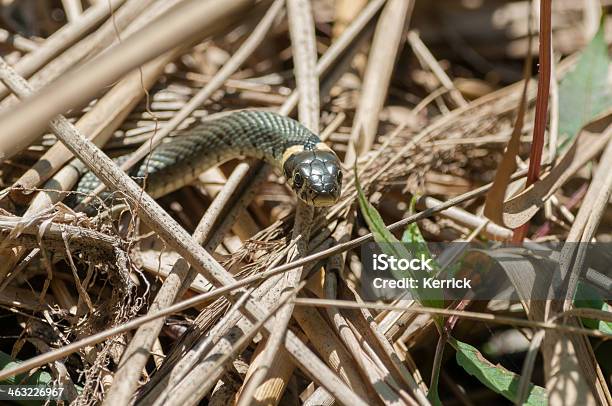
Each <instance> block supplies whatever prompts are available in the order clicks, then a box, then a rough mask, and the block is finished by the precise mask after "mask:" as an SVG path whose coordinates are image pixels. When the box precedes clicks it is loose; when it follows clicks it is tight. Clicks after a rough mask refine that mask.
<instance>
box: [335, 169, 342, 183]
mask: <svg viewBox="0 0 612 406" xmlns="http://www.w3.org/2000/svg"><path fill="white" fill-rule="evenodd" d="M336 179H337V180H338V183H340V182H342V171H340V172H338V175H336Z"/></svg>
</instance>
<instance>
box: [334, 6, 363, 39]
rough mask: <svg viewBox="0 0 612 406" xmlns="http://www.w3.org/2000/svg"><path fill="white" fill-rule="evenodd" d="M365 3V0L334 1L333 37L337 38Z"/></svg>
mask: <svg viewBox="0 0 612 406" xmlns="http://www.w3.org/2000/svg"><path fill="white" fill-rule="evenodd" d="M366 4H367V0H337V1H335V2H334V6H335V10H334V29H333V37H334V38H338V37H339V36H340V35H341V34H342V33H343V32H344V30H345V29H346V27H348V25H349V24H350V23H351V22H352V21H353V20H354V19H355V17H357V16H358V15H359V13H360V12H361V10H362V9H363V8H364V7H365V5H366Z"/></svg>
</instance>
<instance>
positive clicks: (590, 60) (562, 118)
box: [557, 20, 612, 151]
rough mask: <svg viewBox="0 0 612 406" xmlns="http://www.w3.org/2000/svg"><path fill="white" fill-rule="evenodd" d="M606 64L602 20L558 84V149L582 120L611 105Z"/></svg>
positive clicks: (561, 148)
mask: <svg viewBox="0 0 612 406" xmlns="http://www.w3.org/2000/svg"><path fill="white" fill-rule="evenodd" d="M609 64H610V57H609V56H608V46H607V45H606V41H605V38H604V26H603V20H602V24H601V25H600V27H599V31H598V32H597V34H596V35H595V36H594V37H593V39H592V40H591V42H590V43H589V45H587V47H586V48H585V49H584V51H583V52H582V55H580V59H579V60H578V62H577V64H576V67H575V68H574V70H573V71H571V72H569V73H568V74H567V75H565V77H564V78H563V80H562V81H561V83H560V85H559V145H558V147H557V148H558V150H560V151H561V150H563V149H565V148H566V147H567V146H568V145H570V144H571V142H572V141H573V140H574V138H575V137H576V135H577V134H578V132H579V131H580V129H581V128H582V127H583V126H584V125H585V124H587V123H589V122H590V121H591V120H592V119H594V118H595V117H596V116H597V115H599V114H600V113H602V112H604V111H605V110H606V109H608V108H610V106H611V105H612V94H611V93H610V89H609V86H608V65H609Z"/></svg>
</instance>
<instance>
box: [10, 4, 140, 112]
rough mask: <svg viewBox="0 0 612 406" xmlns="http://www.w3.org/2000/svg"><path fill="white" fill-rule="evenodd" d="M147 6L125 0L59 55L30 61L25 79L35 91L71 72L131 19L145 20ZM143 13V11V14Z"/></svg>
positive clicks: (104, 45) (115, 36)
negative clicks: (114, 11)
mask: <svg viewBox="0 0 612 406" xmlns="http://www.w3.org/2000/svg"><path fill="white" fill-rule="evenodd" d="M150 3H151V0H127V1H126V2H125V4H124V6H123V7H120V8H119V9H118V10H117V12H116V13H113V14H112V16H111V19H109V20H107V21H106V22H105V23H104V24H102V26H101V27H99V28H98V29H97V30H96V31H95V32H93V33H92V34H90V35H88V36H86V37H85V38H82V39H81V40H80V41H79V42H77V43H76V44H74V45H72V46H71V47H70V48H68V49H67V50H65V51H64V52H62V53H61V54H59V55H57V56H54V57H52V56H51V55H43V57H44V58H41V59H40V60H38V59H36V60H32V61H30V63H29V64H26V67H25V68H24V70H25V73H27V75H26V76H28V78H29V82H30V84H31V85H32V87H34V88H35V89H39V88H42V87H43V86H44V85H46V84H48V83H50V82H51V81H53V80H54V79H56V78H57V77H59V76H60V75H62V74H63V73H65V72H66V71H68V70H69V69H72V68H74V67H75V66H76V65H77V64H78V63H81V62H83V61H84V60H86V59H87V58H91V57H93V56H95V55H97V54H98V53H99V52H101V51H102V50H104V49H105V48H106V47H108V46H109V45H111V44H112V43H113V41H114V40H115V39H116V38H117V31H119V32H122V31H123V30H124V29H125V28H126V26H128V24H130V23H132V22H133V21H134V20H135V19H145V18H146V17H144V16H145V15H148V14H149V13H150V11H149V9H147V6H148V5H149V4H150ZM107 8H108V7H107ZM143 10H145V11H144V13H143ZM140 13H142V14H143V16H141V17H138V16H139V14H140ZM107 15H108V14H107ZM89 29H91V28H89ZM84 34H85V32H83V33H80V35H79V36H78V37H76V36H75V37H74V38H70V39H71V41H74V40H76V39H78V38H81V37H82V36H83V35H84ZM54 53H57V52H54ZM52 58H53V59H52ZM45 59H46V60H45ZM16 101H17V99H15V98H14V97H12V96H9V97H6V98H4V99H3V100H2V102H0V106H1V107H3V108H8V107H10V106H13V105H14V104H15V103H16ZM66 110H67V109H66ZM64 111H65V110H62V111H61V112H60V113H63V112H64Z"/></svg>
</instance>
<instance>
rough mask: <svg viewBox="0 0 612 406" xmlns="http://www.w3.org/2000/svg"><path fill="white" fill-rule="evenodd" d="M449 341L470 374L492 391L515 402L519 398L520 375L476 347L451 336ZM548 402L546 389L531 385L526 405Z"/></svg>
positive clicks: (539, 405)
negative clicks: (486, 355) (492, 359)
mask: <svg viewBox="0 0 612 406" xmlns="http://www.w3.org/2000/svg"><path fill="white" fill-rule="evenodd" d="M448 343H449V344H450V345H451V346H452V347H453V348H454V349H455V351H456V355H455V358H456V360H457V364H459V365H460V366H461V367H462V368H463V369H464V370H465V371H466V372H467V373H468V374H470V375H472V376H473V377H475V378H476V379H478V380H479V381H480V382H481V383H482V384H483V385H485V386H486V387H487V388H489V389H491V390H492V391H494V392H496V393H499V394H500V395H502V396H504V397H505V398H506V399H508V400H510V401H512V402H515V401H516V399H517V398H518V386H519V381H520V375H517V374H515V373H514V372H512V371H508V370H507V369H506V368H504V367H502V366H501V365H493V364H492V363H491V362H489V360H487V359H486V358H485V357H484V356H483V355H482V354H481V353H480V351H478V350H477V349H476V348H474V347H472V346H471V345H469V344H467V343H464V342H462V341H459V340H456V339H454V338H452V337H449V339H448ZM547 403H548V401H547V396H546V390H545V389H544V388H542V387H541V386H536V385H534V384H530V385H529V396H528V397H527V400H526V403H525V404H526V405H531V406H544V405H546V404H547Z"/></svg>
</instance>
